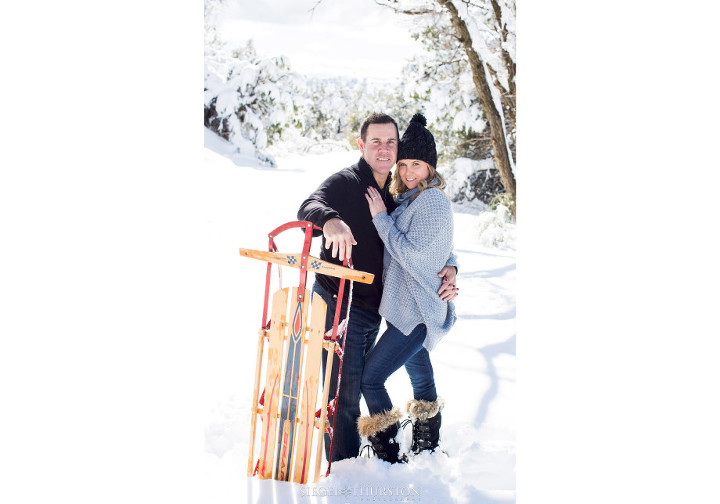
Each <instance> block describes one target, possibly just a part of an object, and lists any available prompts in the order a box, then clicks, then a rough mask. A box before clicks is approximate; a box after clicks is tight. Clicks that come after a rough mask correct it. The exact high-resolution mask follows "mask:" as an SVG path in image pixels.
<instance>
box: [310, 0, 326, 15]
mask: <svg viewBox="0 0 720 504" xmlns="http://www.w3.org/2000/svg"><path fill="white" fill-rule="evenodd" d="M321 3H323V0H318V1H317V2H316V3H315V5H313V6H312V8H310V9H308V12H309V13H310V19H312V17H313V16H314V15H315V9H317V8H318V6H319V5H320V4H321Z"/></svg>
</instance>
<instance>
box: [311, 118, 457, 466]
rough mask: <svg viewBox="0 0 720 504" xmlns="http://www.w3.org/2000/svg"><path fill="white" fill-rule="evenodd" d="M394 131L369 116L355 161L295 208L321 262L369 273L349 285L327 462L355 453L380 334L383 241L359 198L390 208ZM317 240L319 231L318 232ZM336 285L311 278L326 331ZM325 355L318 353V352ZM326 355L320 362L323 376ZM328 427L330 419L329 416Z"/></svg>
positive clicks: (446, 289)
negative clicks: (372, 194)
mask: <svg viewBox="0 0 720 504" xmlns="http://www.w3.org/2000/svg"><path fill="white" fill-rule="evenodd" d="M398 138H399V134H398V127H397V123H396V122H395V120H394V119H393V118H392V117H390V116H388V115H386V114H379V113H375V114H371V115H370V116H369V117H368V118H367V119H366V120H365V122H364V123H363V125H362V128H361V129H360V138H358V141H357V143H358V147H359V148H360V153H361V156H362V157H361V158H360V160H359V161H358V162H357V163H356V164H354V165H352V166H350V167H349V168H345V169H343V170H341V171H339V172H337V173H335V174H334V175H331V176H330V177H329V178H328V179H326V180H325V181H324V182H323V183H322V184H320V187H318V189H317V190H316V191H315V192H313V193H312V194H311V195H310V197H308V199H306V200H305V201H304V202H303V204H302V205H301V206H300V210H298V214H297V217H298V219H299V220H304V221H310V222H312V223H313V224H315V225H316V226H318V227H321V228H322V230H323V231H322V234H323V247H322V249H321V252H320V258H321V259H323V260H325V261H329V262H333V263H337V264H342V262H343V259H344V258H345V257H348V258H350V257H352V262H353V267H354V268H355V269H358V270H361V271H367V272H368V273H372V274H374V275H375V280H374V281H373V283H372V284H370V285H367V284H362V283H356V284H354V286H353V298H352V307H351V309H350V320H349V323H348V328H347V333H346V335H345V352H344V354H343V368H342V379H341V382H340V392H339V394H340V395H339V397H338V400H337V403H336V414H337V415H338V416H337V420H336V421H335V432H334V441H333V453H332V460H333V461H336V460H342V459H346V458H352V457H356V456H357V455H358V451H359V450H360V435H359V434H358V431H357V419H358V418H359V417H360V378H361V377H362V372H363V366H364V364H365V354H366V353H367V352H368V351H369V350H370V348H372V346H373V344H374V343H375V339H376V337H377V335H378V332H379V330H380V320H381V317H380V314H379V313H378V308H379V306H380V300H381V298H382V272H383V243H382V240H381V239H380V237H379V236H378V234H377V230H376V229H375V226H374V225H373V223H372V217H371V215H370V211H369V209H368V205H367V201H366V200H365V194H366V193H367V188H368V187H374V188H375V189H377V190H378V192H379V193H380V197H381V198H382V199H383V202H384V203H385V206H386V207H387V210H388V213H391V212H392V211H393V210H394V209H395V207H396V205H395V201H394V200H393V197H392V195H391V194H390V192H389V188H390V179H391V176H390V170H391V169H392V167H393V166H394V165H395V162H396V161H397V150H398ZM316 233H317V234H318V235H319V234H320V233H319V232H316ZM455 266H456V265H455V264H454V256H453V257H452V258H451V263H449V264H448V265H447V266H445V267H444V268H443V269H442V271H440V273H439V274H438V276H440V277H442V278H443V279H444V281H443V284H442V287H441V289H440V291H439V292H438V294H439V295H440V297H442V298H443V299H447V298H449V297H451V296H454V290H455V277H456V273H457V268H456V267H455ZM339 286H340V280H339V279H338V278H334V277H328V276H325V275H316V277H315V285H314V286H313V291H314V292H316V293H318V294H319V295H320V296H321V297H322V298H323V299H324V300H325V302H326V303H327V317H326V322H325V326H326V330H329V329H330V328H332V325H333V319H334V314H335V307H336V305H337V294H338V291H339ZM348 287H349V282H347V283H346V287H345V289H346V291H345V293H344V294H343V306H342V314H343V316H345V311H346V309H347V304H346V303H347V300H348V290H349V289H348ZM323 352H324V351H323ZM324 363H325V358H323V374H324V373H325V368H324ZM338 364H339V361H338V359H337V358H335V359H334V361H333V371H332V380H331V383H330V399H332V398H333V397H334V396H335V390H336V387H337V381H336V376H337V369H338ZM330 422H331V424H332V419H330ZM325 441H326V442H325V454H326V456H327V458H328V460H330V456H329V450H330V446H329V439H328V438H327V437H326V438H325Z"/></svg>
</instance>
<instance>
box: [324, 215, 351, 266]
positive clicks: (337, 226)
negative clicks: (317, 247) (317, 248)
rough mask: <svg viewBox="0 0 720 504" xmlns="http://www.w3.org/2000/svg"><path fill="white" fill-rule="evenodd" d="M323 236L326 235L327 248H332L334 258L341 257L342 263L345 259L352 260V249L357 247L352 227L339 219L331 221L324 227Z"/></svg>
mask: <svg viewBox="0 0 720 504" xmlns="http://www.w3.org/2000/svg"><path fill="white" fill-rule="evenodd" d="M323 234H324V235H325V248H326V249H329V248H330V247H331V246H332V256H333V257H339V258H340V260H341V261H343V260H345V258H347V259H350V256H351V255H352V247H353V245H357V242H356V241H355V237H354V236H353V234H352V231H350V226H348V225H347V224H345V221H343V220H341V219H338V218H337V217H336V218H334V219H330V220H329V221H327V222H326V223H325V225H324V226H323ZM338 253H339V255H338Z"/></svg>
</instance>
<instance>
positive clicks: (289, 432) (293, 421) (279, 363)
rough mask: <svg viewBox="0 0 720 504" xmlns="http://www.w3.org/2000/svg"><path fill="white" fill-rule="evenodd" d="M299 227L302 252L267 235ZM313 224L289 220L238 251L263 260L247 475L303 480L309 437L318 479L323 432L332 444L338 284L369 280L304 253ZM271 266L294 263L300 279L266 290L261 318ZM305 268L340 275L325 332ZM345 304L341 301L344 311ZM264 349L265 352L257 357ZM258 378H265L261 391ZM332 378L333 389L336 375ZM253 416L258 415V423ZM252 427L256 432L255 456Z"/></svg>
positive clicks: (339, 339)
mask: <svg viewBox="0 0 720 504" xmlns="http://www.w3.org/2000/svg"><path fill="white" fill-rule="evenodd" d="M298 227H299V228H303V229H304V230H305V241H304V244H303V251H302V253H300V254H284V253H279V252H278V251H277V247H276V246H275V242H274V237H276V236H277V235H278V234H279V233H281V232H283V231H285V230H287V229H292V228H298ZM313 230H320V228H318V227H317V226H314V225H313V224H312V223H310V222H305V221H296V222H289V223H287V224H284V225H283V226H280V227H279V228H277V229H275V230H274V231H272V232H271V233H270V234H269V235H268V236H269V238H270V244H269V251H267V252H266V251H260V250H250V249H242V248H241V249H240V255H241V256H243V257H250V258H254V259H259V260H263V261H267V263H268V264H267V275H266V282H265V303H264V308H263V318H262V327H261V329H260V331H259V339H258V351H257V363H256V367H255V386H254V391H253V398H252V403H251V404H252V406H251V408H252V412H251V419H250V449H249V456H248V476H253V475H255V474H257V475H258V477H260V478H261V479H276V480H282V481H293V482H296V483H307V481H308V476H309V473H310V469H311V468H310V464H311V458H312V446H313V440H314V439H315V440H316V441H315V477H314V480H313V481H314V482H317V481H319V479H320V464H321V462H322V451H323V450H322V449H323V443H324V435H323V434H324V433H327V434H328V435H329V436H330V439H331V447H332V438H333V426H331V425H329V422H328V420H327V418H328V412H329V411H330V412H332V411H334V403H333V404H330V405H328V397H329V388H330V378H331V374H332V373H331V370H332V358H333V355H336V354H337V355H338V356H339V358H340V370H342V350H343V347H344V331H343V330H342V329H339V327H340V328H342V327H343V326H344V324H339V319H340V310H341V306H342V295H343V290H344V289H343V288H344V282H345V280H346V279H347V280H350V281H351V284H350V292H351V293H352V281H358V282H363V283H372V281H373V275H372V274H369V273H364V272H362V271H356V270H354V269H352V264H351V263H350V264H348V266H349V267H345V266H339V265H337V264H333V263H329V262H326V261H322V260H320V259H318V258H315V257H312V256H310V255H309V251H310V244H311V241H312V233H313ZM272 264H279V265H282V266H290V267H294V268H299V269H300V281H299V285H298V286H297V287H292V288H289V287H286V288H280V289H279V290H278V291H276V292H275V293H274V294H273V296H272V303H271V304H270V307H271V310H270V318H269V319H268V317H267V314H268V307H269V294H270V277H271V275H270V273H271V267H272ZM308 270H310V271H314V272H318V273H322V274H325V275H329V276H334V277H338V278H340V279H341V280H340V291H339V295H338V302H337V310H336V313H335V318H334V324H333V329H332V331H328V334H326V333H325V316H326V311H327V305H326V304H325V301H323V299H322V298H321V297H320V296H318V295H317V294H315V293H312V292H311V291H310V290H308V289H306V288H305V286H306V282H307V272H308ZM349 308H350V307H349V303H348V307H347V310H348V315H349ZM346 321H347V316H346V320H345V322H346ZM323 348H324V349H326V350H327V360H326V367H325V369H326V370H328V371H327V372H326V373H325V381H324V384H323V386H322V389H321V388H320V377H321V375H322V372H321V364H322V363H321V361H322V350H323ZM266 349H267V352H266ZM265 355H267V358H266V359H263V357H264V356H265ZM263 370H264V373H263ZM263 375H264V380H263ZM261 382H263V383H264V388H263V389H262V393H261ZM337 382H338V390H339V386H340V379H339V377H338V380H337ZM321 390H322V394H320V391H321ZM335 396H336V397H337V393H336V394H335ZM318 399H319V402H318ZM258 416H259V417H260V419H261V423H260V425H259V426H258V422H257V418H258ZM258 428H259V430H260V433H261V434H260V442H259V448H258V451H257V454H258V456H257V459H256V458H255V445H256V437H257V430H258ZM316 429H317V430H316ZM330 465H331V463H330V462H328V468H327V472H326V475H327V474H328V473H329V472H330Z"/></svg>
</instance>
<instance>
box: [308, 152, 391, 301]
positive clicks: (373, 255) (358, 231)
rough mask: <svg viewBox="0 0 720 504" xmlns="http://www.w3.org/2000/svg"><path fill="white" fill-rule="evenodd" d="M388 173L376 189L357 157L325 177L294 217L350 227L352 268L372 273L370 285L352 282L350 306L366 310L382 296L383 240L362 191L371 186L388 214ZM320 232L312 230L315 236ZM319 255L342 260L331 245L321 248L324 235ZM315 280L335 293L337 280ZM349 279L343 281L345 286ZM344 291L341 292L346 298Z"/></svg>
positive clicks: (368, 166) (336, 291)
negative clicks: (378, 193) (336, 220)
mask: <svg viewBox="0 0 720 504" xmlns="http://www.w3.org/2000/svg"><path fill="white" fill-rule="evenodd" d="M390 179H391V177H390V174H388V178H387V180H386V182H385V187H384V188H383V189H380V187H379V186H378V184H377V182H376V181H375V177H374V176H373V171H372V168H371V167H370V165H369V164H367V162H366V161H365V160H364V159H362V158H360V161H359V162H358V163H356V164H354V165H352V166H350V167H349V168H345V169H343V170H340V171H339V172H337V173H335V174H334V175H331V176H330V177H328V178H327V179H326V180H325V181H324V182H323V183H322V184H320V187H318V188H317V190H316V191H315V192H313V193H312V194H311V195H310V197H308V199H306V200H305V201H304V202H303V204H302V205H300V210H298V214H297V218H298V220H304V221H310V222H312V223H313V224H315V225H316V226H319V227H321V228H322V227H323V225H324V224H325V223H326V222H327V221H328V220H330V219H332V218H335V217H337V218H340V219H342V220H343V221H345V223H346V224H347V225H348V226H350V230H351V231H352V234H353V236H354V237H355V241H356V242H357V245H354V246H353V248H352V262H353V267H354V268H355V269H357V270H360V271H366V272H368V273H372V274H374V275H375V280H374V281H373V283H372V284H370V285H368V284H362V283H359V282H355V284H354V286H353V306H357V307H359V308H364V309H367V310H375V311H377V310H378V308H379V307H380V299H381V298H382V271H383V242H382V240H381V239H380V237H379V236H378V234H377V231H376V230H375V226H374V225H373V223H372V216H371V215H370V209H369V208H368V203H367V200H366V199H365V194H367V188H368V187H371V186H372V187H374V188H375V189H377V190H378V191H379V192H380V194H381V195H382V198H383V201H384V202H385V206H386V207H387V209H388V213H391V212H392V211H393V210H395V207H396V205H395V201H394V200H393V198H392V196H391V194H390V192H389V188H390ZM319 234H320V232H319V231H316V232H315V235H316V236H317V235H319ZM320 258H321V259H323V260H325V261H329V262H332V263H335V264H342V261H340V260H338V259H335V258H333V257H332V248H330V249H325V237H324V236H323V239H322V249H321V252H320ZM316 278H317V282H318V283H319V284H320V286H321V287H322V288H323V289H325V290H326V291H327V292H329V293H330V294H333V295H337V293H338V288H339V285H340V279H339V278H335V277H329V276H325V275H316ZM348 287H349V282H346V289H347V288H348ZM347 295H348V291H347V290H346V291H345V294H344V295H343V297H344V299H346V300H347Z"/></svg>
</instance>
